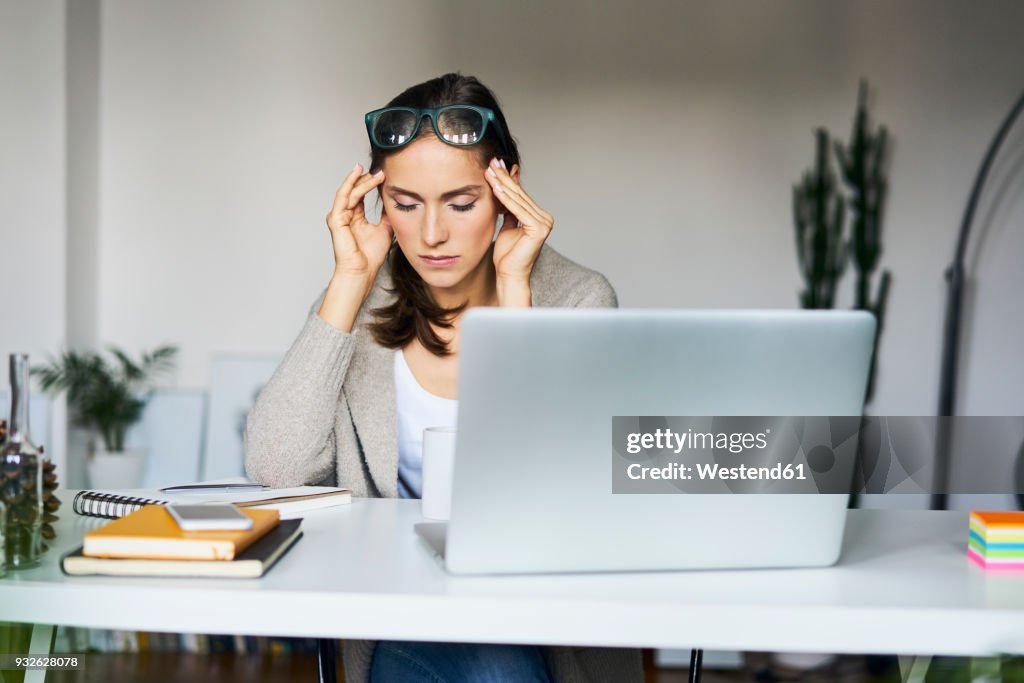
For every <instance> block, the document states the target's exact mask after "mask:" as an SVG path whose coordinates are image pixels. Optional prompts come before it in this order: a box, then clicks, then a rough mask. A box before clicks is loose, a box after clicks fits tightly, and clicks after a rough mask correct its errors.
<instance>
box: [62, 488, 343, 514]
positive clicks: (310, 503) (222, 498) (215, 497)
mask: <svg viewBox="0 0 1024 683" xmlns="http://www.w3.org/2000/svg"><path fill="white" fill-rule="evenodd" d="M351 502H352V491H351V490H350V489H346V488H339V487H337V486H293V487H288V488H276V489H275V488H269V489H258V490H249V491H239V492H235V493H226V492H220V493H193V492H189V493H182V492H175V493H170V492H167V491H160V490H159V489H84V490H82V491H79V492H78V493H76V494H75V498H74V501H73V503H72V505H71V508H72V509H73V510H74V511H75V512H76V513H77V514H80V515H88V516H90V517H105V518H107V519H117V518H118V517H124V516H125V515H127V514H130V513H132V512H135V511H136V510H138V509H140V508H141V507H142V506H143V505H153V504H156V505H166V504H167V503H234V504H235V505H237V506H239V507H254V508H262V509H274V510H278V511H279V512H280V513H281V519H294V518H296V517H298V516H300V515H301V513H304V512H307V511H309V510H318V509H321V508H328V507H334V506H337V505H345V504H347V503H351Z"/></svg>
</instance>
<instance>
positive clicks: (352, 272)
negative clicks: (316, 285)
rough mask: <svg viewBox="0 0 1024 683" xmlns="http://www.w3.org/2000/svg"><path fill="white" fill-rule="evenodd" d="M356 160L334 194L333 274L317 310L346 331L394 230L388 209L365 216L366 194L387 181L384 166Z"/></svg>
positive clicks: (331, 218)
mask: <svg viewBox="0 0 1024 683" xmlns="http://www.w3.org/2000/svg"><path fill="white" fill-rule="evenodd" d="M362 170H363V169H362V165H361V164H356V165H355V168H353V169H352V171H351V172H350V173H349V174H348V176H347V177H346V178H345V181H344V182H343V183H342V184H341V187H340V188H339V189H338V192H337V194H335V195H334V206H332V207H331V210H330V211H329V212H328V213H327V228H328V229H329V230H330V231H331V242H333V244H334V275H333V277H331V282H330V284H328V286H327V294H326V295H325V296H324V301H323V303H322V304H321V305H320V310H319V311H317V314H318V315H319V316H320V317H321V318H323V319H324V320H325V321H327V322H328V323H330V324H331V325H333V326H334V327H336V328H338V329H339V330H342V331H343V332H350V331H351V330H352V326H353V324H354V323H355V319H356V314H358V312H359V308H360V307H361V306H362V305H363V301H365V300H366V297H367V295H369V293H370V289H371V288H372V287H373V281H374V280H375V279H376V278H377V271H379V270H380V267H381V266H382V265H384V259H385V258H387V255H388V250H389V249H390V248H391V240H392V239H393V236H394V234H395V233H394V230H393V229H392V227H391V222H390V221H389V220H388V216H387V214H386V213H384V214H382V215H381V217H380V223H376V224H375V223H371V222H370V221H368V220H366V210H365V209H364V207H363V198H364V197H365V196H366V193H367V192H369V191H370V190H372V189H373V188H375V187H377V186H378V185H379V184H380V183H382V182H383V181H384V171H383V169H382V170H380V171H378V172H377V173H375V174H373V175H370V174H368V173H363V172H362Z"/></svg>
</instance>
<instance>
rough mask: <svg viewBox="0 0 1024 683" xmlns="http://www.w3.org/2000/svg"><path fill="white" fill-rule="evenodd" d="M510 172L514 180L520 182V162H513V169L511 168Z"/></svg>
mask: <svg viewBox="0 0 1024 683" xmlns="http://www.w3.org/2000/svg"><path fill="white" fill-rule="evenodd" d="M508 174H509V175H510V176H512V180H514V181H516V182H517V183H518V182H519V164H512V168H511V170H509V172H508Z"/></svg>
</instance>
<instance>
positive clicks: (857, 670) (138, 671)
mask: <svg viewBox="0 0 1024 683" xmlns="http://www.w3.org/2000/svg"><path fill="white" fill-rule="evenodd" d="M646 655H647V656H646V657H645V660H646V667H645V668H646V676H645V678H646V681H647V683H686V681H688V680H689V679H688V674H687V671H686V670H685V669H657V668H655V667H654V666H653V664H652V658H651V656H650V653H649V652H648V653H646ZM744 660H745V665H744V668H743V670H740V671H713V670H707V669H706V670H705V671H704V673H703V675H702V676H701V681H702V683H735V682H737V681H754V682H757V683H773V682H778V683H783V682H788V681H800V682H801V683H889V682H893V683H895V682H897V681H899V680H900V679H899V676H898V674H897V673H896V670H895V667H894V666H892V667H890V670H889V671H888V672H876V673H869V668H870V667H869V662H868V660H867V659H866V658H864V657H852V656H843V657H839V658H837V659H836V660H835V661H834V662H833V663H832V664H831V665H829V666H827V667H824V668H822V669H821V670H815V671H805V672H796V671H788V672H787V671H783V670H779V669H778V668H772V666H771V660H770V657H769V656H768V655H766V654H764V653H747V654H746V656H745V657H744ZM893 661H894V660H893ZM885 663H886V661H885V660H882V661H880V662H876V663H874V666H875V667H876V668H877V665H878V664H885ZM338 664H339V666H338V669H339V671H338V681H339V682H340V681H342V680H343V676H342V673H341V671H340V668H341V667H340V659H339V661H338ZM46 680H47V681H48V682H51V681H52V682H53V683H84V682H86V681H88V682H90V683H91V682H94V681H95V682H96V683H194V682H195V681H203V682H204V683H213V682H216V683H243V682H244V683H293V682H295V681H299V682H302V681H309V683H315V682H316V680H317V674H316V658H315V657H313V656H311V655H278V656H274V657H270V656H266V655H235V654H212V655H197V654H191V653H157V652H150V653H141V654H108V653H103V654H100V653H96V654H88V655H86V661H85V662H84V664H83V666H82V667H81V668H80V669H78V670H75V671H70V670H69V671H51V672H50V673H49V674H48V675H47V678H46Z"/></svg>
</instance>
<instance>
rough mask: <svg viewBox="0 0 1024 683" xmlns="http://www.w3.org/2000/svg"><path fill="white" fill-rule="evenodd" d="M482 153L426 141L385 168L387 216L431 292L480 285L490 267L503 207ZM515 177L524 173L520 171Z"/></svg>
mask: <svg viewBox="0 0 1024 683" xmlns="http://www.w3.org/2000/svg"><path fill="white" fill-rule="evenodd" d="M485 171H486V167H483V166H481V165H480V161H479V152H478V150H475V149H472V148H468V149H460V148H458V147H453V146H452V145H449V144H447V143H444V142H442V141H440V140H438V139H437V137H436V136H432V135H430V136H424V137H422V138H419V139H417V140H415V141H414V142H412V143H410V144H409V145H408V146H407V147H405V148H404V149H403V150H402V151H400V152H398V153H397V154H393V155H391V156H389V157H388V158H387V159H386V160H385V162H384V183H383V186H382V196H383V201H384V211H385V212H386V213H387V216H388V219H389V220H390V222H391V225H392V227H393V228H394V231H395V239H396V240H397V241H398V246H399V247H400V248H401V249H402V252H403V253H404V254H405V256H406V258H407V259H408V260H409V263H411V264H412V267H413V268H415V269H416V272H417V273H419V275H420V277H422V278H423V281H424V282H426V283H427V285H429V286H430V287H431V288H439V289H448V288H452V287H458V286H459V285H460V284H463V283H465V282H472V281H475V278H473V279H470V278H471V276H479V275H480V274H481V272H482V270H483V269H484V268H486V267H487V265H489V264H488V263H487V262H485V260H484V257H485V256H486V255H487V254H488V249H489V247H490V246H491V242H492V240H493V239H494V231H495V227H496V224H497V219H498V215H499V213H500V212H501V211H503V207H502V205H501V202H499V201H498V200H497V199H496V198H495V197H494V193H493V192H492V191H491V187H490V185H489V184H488V183H487V181H486V180H485V179H484V177H483V174H484V172H485ZM513 171H514V175H518V172H519V169H518V168H514V169H513Z"/></svg>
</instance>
